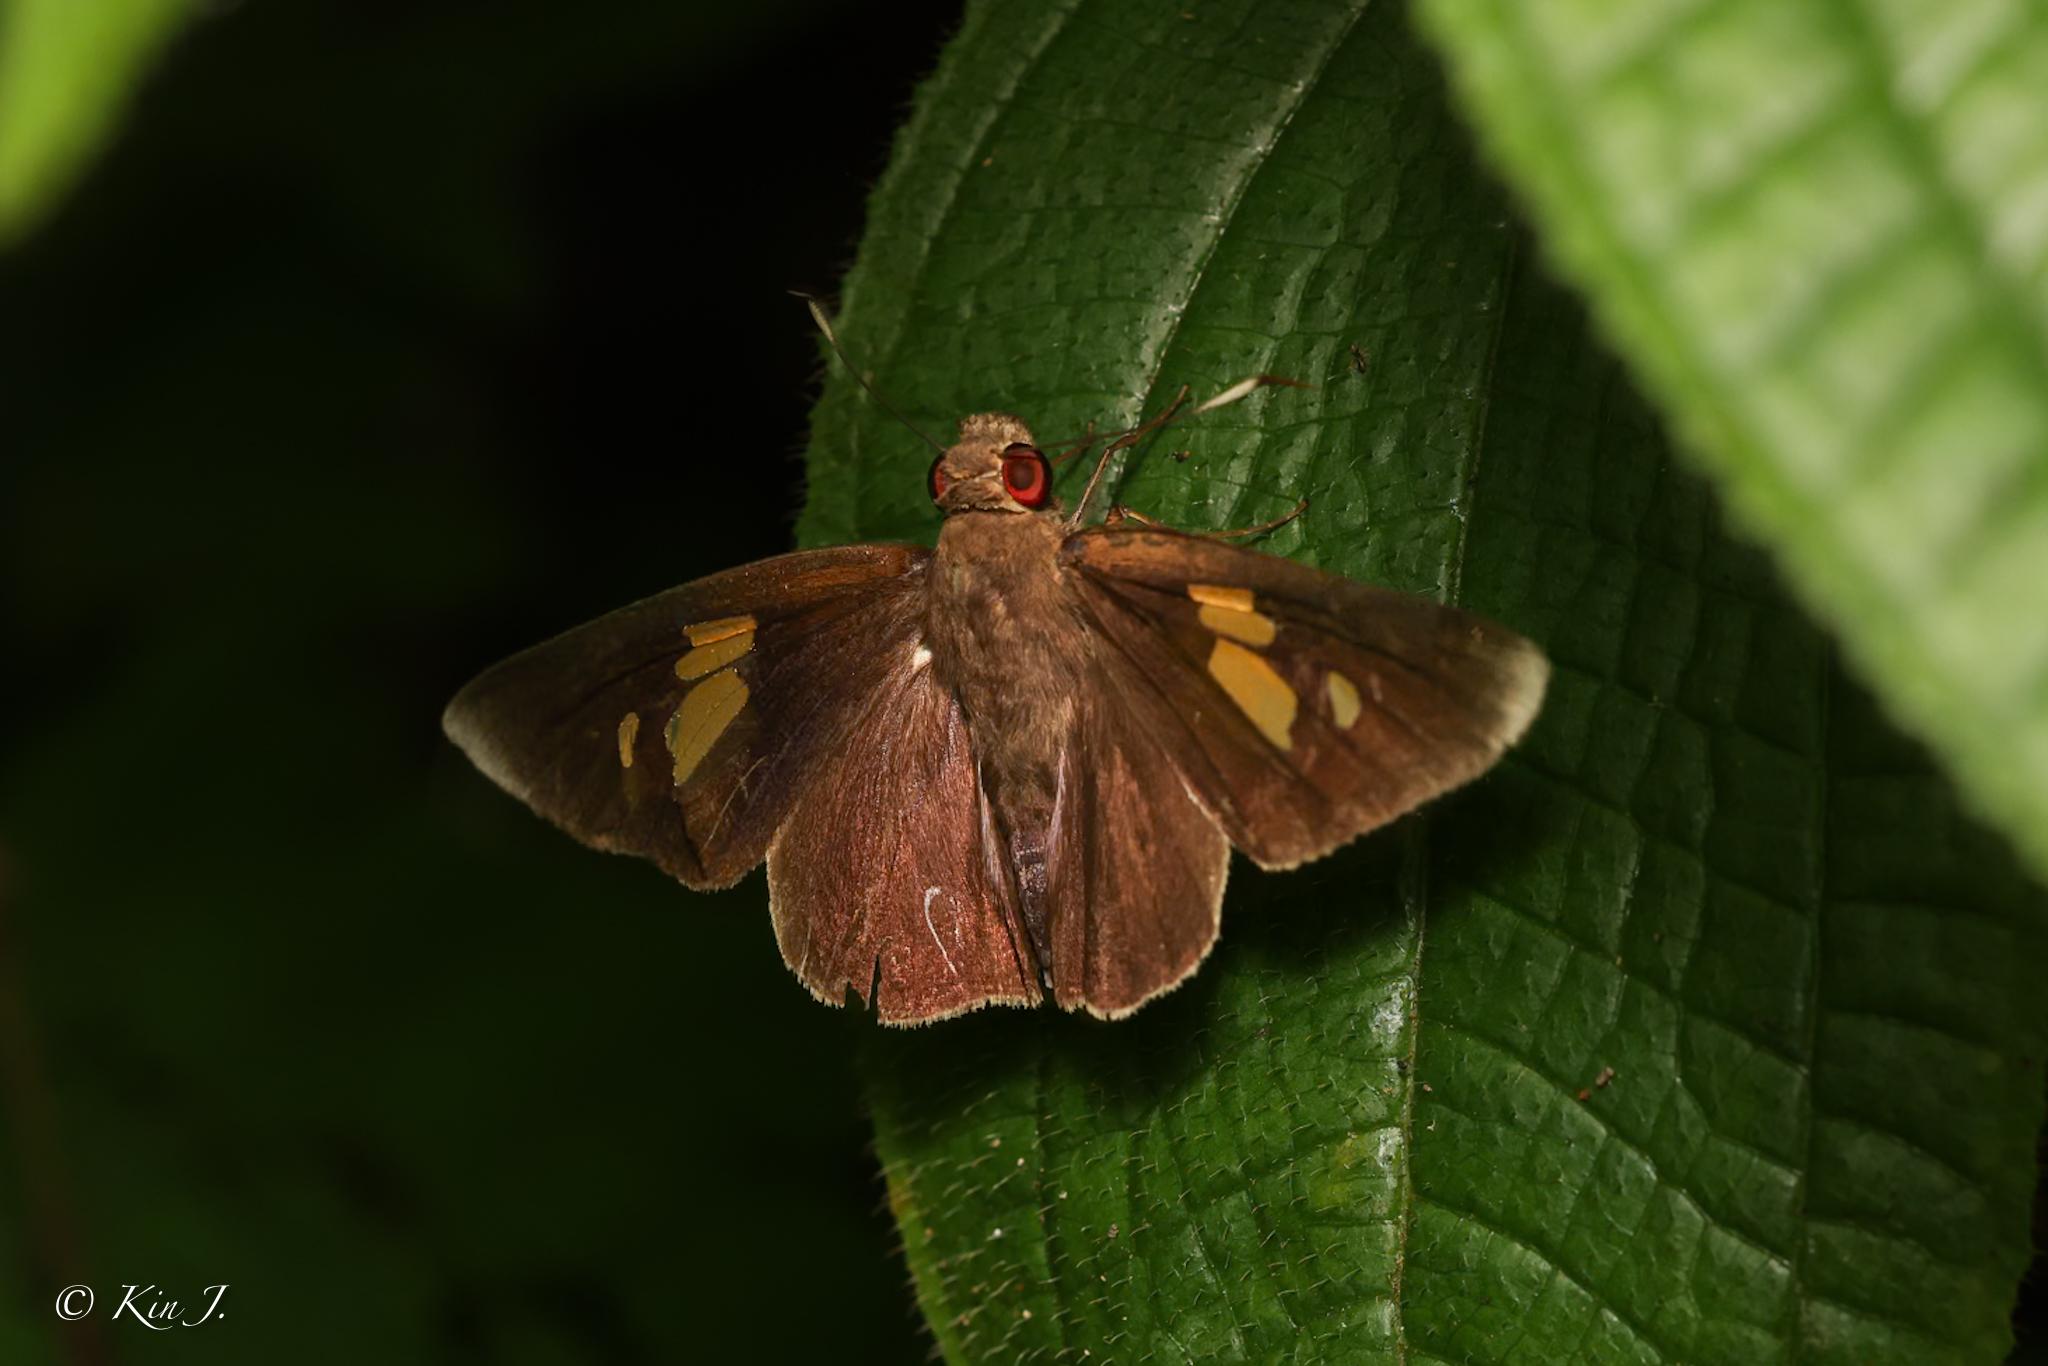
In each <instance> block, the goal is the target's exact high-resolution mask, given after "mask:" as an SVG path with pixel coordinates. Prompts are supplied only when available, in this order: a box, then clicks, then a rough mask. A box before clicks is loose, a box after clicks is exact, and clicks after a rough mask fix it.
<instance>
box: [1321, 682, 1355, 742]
mask: <svg viewBox="0 0 2048 1366" xmlns="http://www.w3.org/2000/svg"><path fill="white" fill-rule="evenodd" d="M1327 682H1328V683H1329V687H1330V719H1331V720H1333V721H1335V722H1336V723H1337V729H1338V730H1350V729H1351V723H1352V722H1353V721H1356V720H1357V719H1358V711H1359V702H1358V689H1357V687H1355V686H1354V685H1353V684H1352V682H1351V680H1350V679H1348V678H1346V677H1345V676H1344V675H1343V674H1340V673H1338V672H1337V671H1336V670H1335V669H1332V670H1330V677H1329V679H1328V680H1327Z"/></svg>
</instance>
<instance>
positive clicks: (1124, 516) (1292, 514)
mask: <svg viewBox="0 0 2048 1366" xmlns="http://www.w3.org/2000/svg"><path fill="white" fill-rule="evenodd" d="M1307 511H1308V499H1306V498H1304V499H1302V500H1301V501H1300V502H1298V503H1296V504H1295V505H1294V507H1293V508H1292V509H1290V510H1289V511H1287V512H1285V513H1283V514H1282V515H1280V516H1278V517H1275V518H1274V519H1273V520H1272V521H1270V522H1260V523H1259V524H1258V525H1257V526H1241V527H1232V528H1230V529H1229V530H1228V531H1192V532H1189V533H1188V534H1189V535H1191V536H1204V537H1207V538H1208V539H1210V540H1212V541H1232V540H1237V539H1239V538H1241V537H1246V536H1263V535H1265V534H1266V533H1267V532H1269V531H1278V530H1279V529H1280V528H1281V527H1283V526H1286V525H1287V524H1288V523H1289V522H1291V521H1293V520H1294V519H1295V518H1297V517H1299V516H1301V514H1302V513H1304V512H1307ZM1124 522H1136V523H1137V524H1138V525H1139V526H1156V527H1161V528H1164V529H1165V530H1168V531H1178V530H1179V529H1180V528H1178V527H1169V526H1167V525H1166V523H1164V522H1162V521H1160V520H1159V519H1158V518H1157V517H1148V516H1146V515H1145V514H1144V513H1142V512H1139V511H1138V510H1137V509H1136V508H1128V507H1125V506H1124V505H1123V504H1122V503H1118V504H1116V505H1115V506H1113V507H1111V508H1110V510H1109V514H1108V515H1107V516H1105V517H1104V518H1103V519H1102V524H1103V525H1104V526H1118V525H1121V524H1122V523H1124Z"/></svg>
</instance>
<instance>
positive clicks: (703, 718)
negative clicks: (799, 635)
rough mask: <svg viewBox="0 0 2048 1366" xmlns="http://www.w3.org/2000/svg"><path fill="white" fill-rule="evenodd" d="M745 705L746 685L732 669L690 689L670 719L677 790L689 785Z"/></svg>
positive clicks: (670, 738)
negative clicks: (692, 775) (699, 767)
mask: <svg viewBox="0 0 2048 1366" xmlns="http://www.w3.org/2000/svg"><path fill="white" fill-rule="evenodd" d="M746 705H747V685H746V684H745V683H744V682H743V681H742V680H741V679H740V676H739V675H738V674H736V673H734V672H733V671H732V670H730V669H727V670H726V671H725V672H724V673H718V674H713V675H711V677H709V678H707V679H705V680H704V681H703V682H702V683H699V684H698V685H697V686H696V687H694V688H692V689H690V691H689V695H688V696H686V697H684V698H683V705H682V706H680V707H677V708H676V714H675V715H674V716H671V717H669V719H668V752H669V753H670V754H672V755H674V756H675V760H676V770H675V774H676V785H677V786H679V787H680V786H681V785H682V784H684V783H686V782H688V781H689V779H690V775H691V774H692V773H695V772H696V771H697V765H699V764H701V763H703V762H704V756H705V755H707V754H709V753H710V752H711V747H712V746H713V745H715V744H717V743H718V737H719V736H721V735H723V734H725V730H726V727H728V726H730V725H731V724H732V723H733V718H734V717H736V716H738V715H739V714H740V711H741V709H742V708H744V707H745V706H746Z"/></svg>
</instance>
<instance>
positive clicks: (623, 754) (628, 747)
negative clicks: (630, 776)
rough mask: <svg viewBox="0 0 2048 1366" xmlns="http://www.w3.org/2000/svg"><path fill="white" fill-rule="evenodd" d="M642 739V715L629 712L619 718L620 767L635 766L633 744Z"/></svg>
mask: <svg viewBox="0 0 2048 1366" xmlns="http://www.w3.org/2000/svg"><path fill="white" fill-rule="evenodd" d="M639 738H640V713H639V712H637V711H629V712H627V713H626V714H625V715H624V716H621V717H620V718H619V767H620V768H631V767H632V766H633V742H634V741H635V740H638V739H639Z"/></svg>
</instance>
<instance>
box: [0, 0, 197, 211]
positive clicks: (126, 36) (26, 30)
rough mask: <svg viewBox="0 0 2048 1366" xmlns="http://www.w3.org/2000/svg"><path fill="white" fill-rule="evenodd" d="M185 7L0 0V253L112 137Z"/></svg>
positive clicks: (144, 1)
mask: <svg viewBox="0 0 2048 1366" xmlns="http://www.w3.org/2000/svg"><path fill="white" fill-rule="evenodd" d="M192 8H193V4H192V0H0V246H5V245H7V244H8V243H9V242H11V241H12V240H13V239H15V238H16V237H18V236H20V234H21V233H22V232H24V231H25V230H26V229H28V228H29V227H30V226H32V225H33V224H34V223H35V221H36V219H37V217H38V216H39V215H41V214H43V213H45V212H47V211H48V209H49V206H50V204H51V202H52V201H53V200H54V199H55V198H56V197H57V196H58V195H60V194H62V193H63V191H64V189H65V187H66V186H67V185H68V184H70V182H71V181H72V179H73V178H74V177H76V176H77V175H78V173H79V172H80V171H81V170H82V169H83V167H84V165H85V163H86V162H87V161H88V159H90V157H91V156H92V154H93V153H94V152H95V151H96V150H97V149H98V147H99V145H100V143H101V142H102V141H104V140H105V138H106V137H107V135H108V133H109V132H110V131H111V129H112V127H113V125H114V122H115V120H116V118H117V117H118V116H119V115H120V113H121V111H122V109H123V107H124V106H125V104H126V103H127V100H128V96H129V91H130V88H131V87H132V86H133V85H134V83H135V82H136V80H137V79H138V78H139V77H140V75H141V73H142V70H143V68H144V67H145V66H146V65H147V64H148V62H149V60H150V59H151V58H152V57H154V56H155V55H156V52H157V50H158V49H159V48H160V47H161V46H162V45H163V43H164V42H165V40H166V39H168V38H169V37H170V35H171V34H172V33H173V32H175V31H176V29H177V27H178V25H179V23H180V22H181V21H182V20H183V19H184V18H185V16H186V14H187V13H189V12H190V11H191V9H192Z"/></svg>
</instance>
